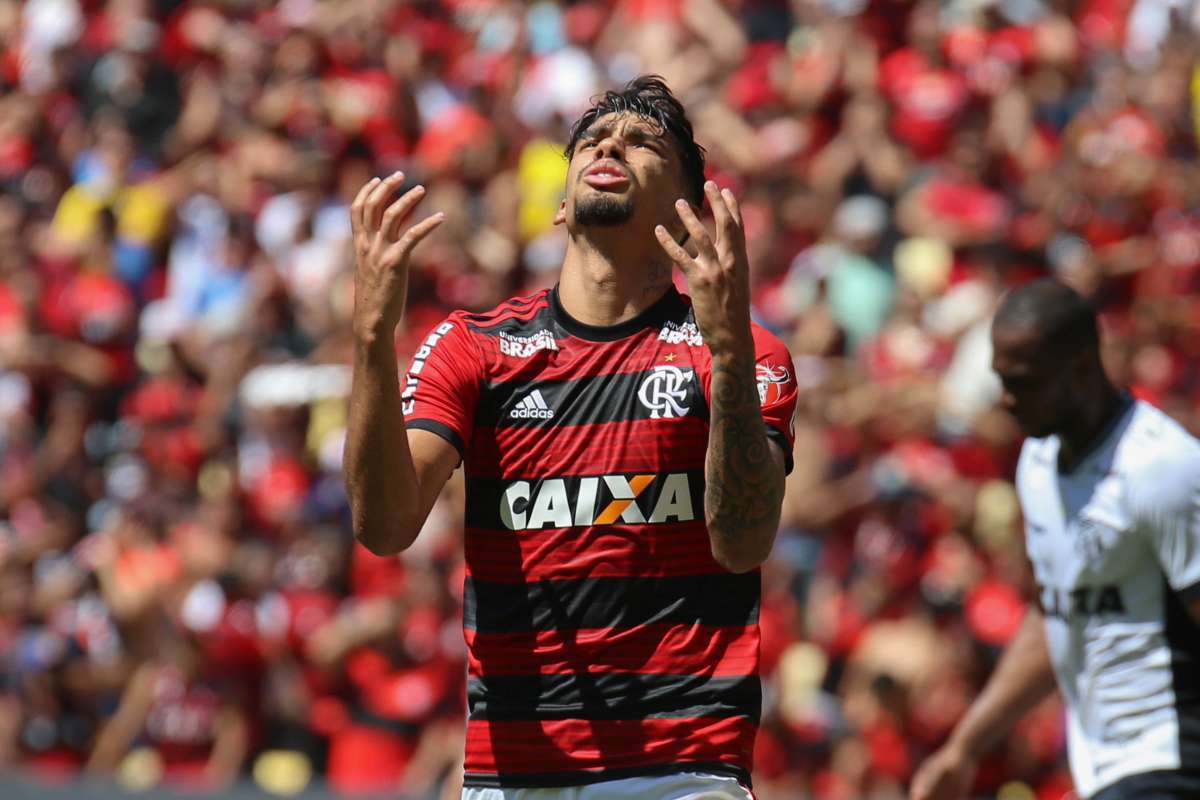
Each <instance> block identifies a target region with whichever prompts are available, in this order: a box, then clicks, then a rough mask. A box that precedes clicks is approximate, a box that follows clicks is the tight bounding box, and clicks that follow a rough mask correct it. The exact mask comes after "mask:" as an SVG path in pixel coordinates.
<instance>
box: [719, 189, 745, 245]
mask: <svg viewBox="0 0 1200 800" xmlns="http://www.w3.org/2000/svg"><path fill="white" fill-rule="evenodd" d="M721 197H722V199H724V200H725V205H726V206H728V207H729V213H730V215H731V216H732V217H733V221H734V223H736V224H737V230H738V235H739V236H740V235H742V234H743V233H744V232H745V229H744V228H743V227H742V207H741V206H739V205H738V201H737V198H736V197H734V196H733V192H732V191H730V190H729V189H722V190H721Z"/></svg>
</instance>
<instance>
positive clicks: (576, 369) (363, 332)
mask: <svg viewBox="0 0 1200 800" xmlns="http://www.w3.org/2000/svg"><path fill="white" fill-rule="evenodd" d="M567 156H568V159H569V167H568V173H567V181H566V187H565V196H564V199H563V201H562V204H561V206H560V209H559V212H558V215H557V219H556V223H558V224H562V225H565V226H566V230H567V234H568V244H567V251H566V254H565V257H564V260H563V265H562V271H561V275H560V278H559V282H558V284H557V285H556V286H555V287H554V288H553V289H550V290H543V291H540V292H537V293H535V294H532V295H530V296H528V297H519V298H515V299H512V300H510V301H508V302H506V303H503V304H502V305H500V306H499V307H497V308H495V309H493V310H491V311H488V312H486V313H482V314H471V313H464V312H455V313H453V314H451V315H450V316H449V318H448V319H446V321H445V322H443V323H442V324H440V325H438V326H437V327H436V328H434V329H433V331H432V332H431V333H430V334H429V335H428V338H426V339H425V341H424V343H423V344H422V345H421V346H420V348H419V349H418V350H417V351H416V352H415V353H413V355H412V358H411V361H410V363H409V368H408V374H407V376H406V377H405V378H404V380H403V382H402V383H401V382H400V380H399V379H398V376H397V368H396V358H395V353H394V350H393V330H394V328H395V326H396V324H397V322H398V321H399V320H400V318H401V316H402V314H403V310H404V299H405V283H406V277H407V270H408V256H409V253H410V252H411V251H412V248H413V247H414V246H415V245H417V244H418V243H419V242H420V241H421V240H422V239H423V238H424V237H425V236H427V235H428V234H429V233H430V232H431V231H432V230H433V229H434V228H436V227H437V225H438V224H439V222H440V218H439V217H438V216H437V215H434V216H431V217H428V218H426V219H424V220H422V221H420V222H417V223H416V224H415V225H412V226H411V227H409V228H407V230H402V220H403V219H404V217H405V216H406V215H407V214H408V213H409V212H410V211H411V209H412V208H413V206H414V205H415V204H416V202H417V201H418V200H419V199H420V197H421V194H422V189H421V188H420V187H417V188H414V189H412V190H410V191H408V192H407V193H405V194H404V195H403V196H401V197H400V198H399V199H395V200H393V199H392V196H393V194H394V192H395V190H396V189H397V187H399V186H400V185H401V181H402V176H400V175H393V176H391V177H389V178H386V179H384V180H382V181H381V180H374V181H372V182H370V183H368V184H367V185H366V186H365V187H363V190H362V191H361V192H360V193H359V196H358V198H357V199H356V201H355V202H354V204H353V207H352V211H351V214H352V216H353V226H354V233H355V236H354V238H355V245H356V248H357V273H356V289H357V292H356V308H355V315H354V325H355V337H356V341H357V348H356V355H355V365H354V385H353V390H352V395H351V400H350V422H349V429H348V435H347V441H346V451H345V467H346V482H347V487H348V491H349V494H350V499H351V507H352V509H353V519H354V532H355V535H356V536H357V537H358V539H359V541H361V542H362V543H363V544H364V545H365V546H366V547H367V548H369V549H370V550H371V551H373V552H375V553H380V554H385V553H396V552H399V551H401V550H403V549H404V548H406V547H407V546H409V545H410V544H411V543H412V541H413V539H414V537H415V536H416V535H417V532H418V530H420V528H421V525H422V523H423V521H424V519H425V517H426V515H427V514H428V513H429V510H430V508H431V506H432V505H433V503H434V500H435V498H436V497H437V495H438V492H439V490H440V489H441V488H442V485H443V484H444V483H445V481H446V479H447V477H448V476H449V475H450V474H451V473H452V472H453V470H454V469H455V468H456V466H457V465H458V464H459V463H462V464H463V468H464V470H465V473H466V484H467V500H466V505H467V508H466V536H465V547H466V564H467V578H466V581H465V586H464V607H465V608H464V620H463V624H464V629H465V634H466V639H467V644H468V647H469V651H470V658H469V674H468V680H467V700H468V712H469V713H468V721H467V734H466V763H465V788H464V793H463V796H464V797H465V798H479V799H481V800H482V799H484V798H501V797H504V798H509V797H511V798H521V797H526V796H531V794H530V793H531V792H535V791H536V792H537V794H536V796H537V797H539V798H544V797H552V796H557V795H558V793H557V792H550V793H549V794H548V793H546V789H547V788H551V789H552V788H554V787H562V788H563V792H562V794H563V796H566V795H567V794H569V795H570V796H571V797H576V798H583V799H584V800H586V799H587V798H596V799H597V800H598V799H599V798H602V797H603V798H616V797H621V798H638V797H644V798H654V799H655V800H664V799H666V798H677V799H680V800H681V799H682V798H699V797H704V798H711V799H712V800H721V798H747V797H749V796H750V795H749V786H750V775H749V771H750V766H751V764H750V761H751V751H752V748H753V744H754V736H755V732H756V728H757V724H758V716H759V707H760V702H761V700H760V687H759V680H758V674H757V673H758V641H759V633H758V607H759V591H760V587H759V573H758V570H757V569H756V568H757V567H758V566H759V564H760V563H761V562H762V561H763V560H764V559H765V558H766V557H767V554H768V553H769V552H770V550H771V545H772V543H773V541H774V538H775V532H776V527H777V525H778V521H779V513H780V506H781V502H782V496H783V484H784V476H785V473H786V471H787V470H788V469H789V468H790V466H791V445H792V431H791V417H792V412H793V409H794V405H795V399H796V383H795V379H794V375H793V373H792V366H791V359H790V357H789V356H788V353H787V351H786V349H785V348H784V347H783V345H782V344H781V343H780V342H779V341H778V340H777V339H776V338H775V337H774V336H772V335H770V334H769V333H767V332H766V331H764V330H763V329H761V328H759V327H758V326H757V325H754V324H753V323H752V322H751V320H750V299H749V275H748V263H747V256H746V245H745V237H744V233H743V224H742V217H741V211H740V210H739V208H738V203H737V200H736V199H735V198H734V196H733V194H732V193H731V192H729V191H728V190H724V191H723V190H720V189H718V188H717V186H716V185H715V184H713V183H711V182H707V183H706V182H705V180H704V152H703V150H702V149H701V148H700V147H699V146H698V145H697V144H696V143H695V142H694V141H693V135H692V127H691V124H690V123H689V121H688V120H687V117H686V116H685V114H684V110H683V108H682V106H681V105H680V103H679V102H678V100H676V98H675V97H674V96H672V94H671V92H670V90H669V89H668V88H667V86H666V85H665V84H664V83H663V82H662V81H661V80H659V79H657V78H653V77H645V78H640V79H638V80H635V81H633V82H631V83H630V84H629V85H627V86H626V87H625V88H624V90H622V91H619V92H608V93H607V94H605V95H604V96H603V97H602V98H601V99H600V100H599V102H597V104H596V105H594V106H593V107H592V108H591V109H590V110H588V111H587V112H586V113H585V114H584V115H583V116H582V118H581V119H580V120H579V121H578V122H577V123H576V124H575V126H574V127H573V129H572V132H571V136H570V141H569V144H568V146H567ZM706 199H707V201H708V205H709V206H710V207H711V210H712V213H713V217H714V219H715V231H714V232H712V233H710V231H709V230H708V229H707V228H706V227H705V225H704V224H703V223H702V222H701V220H700V219H699V218H698V216H697V209H698V208H699V207H701V206H702V205H703V204H704V201H705V200H706ZM685 245H686V246H685ZM689 248H690V249H689ZM672 264H674V265H676V266H678V267H680V269H681V270H682V271H683V274H684V276H685V277H686V280H687V282H688V289H689V293H690V297H688V296H685V295H683V294H680V293H679V292H678V291H677V290H676V289H675V287H674V284H673V282H672ZM538 787H541V788H538Z"/></svg>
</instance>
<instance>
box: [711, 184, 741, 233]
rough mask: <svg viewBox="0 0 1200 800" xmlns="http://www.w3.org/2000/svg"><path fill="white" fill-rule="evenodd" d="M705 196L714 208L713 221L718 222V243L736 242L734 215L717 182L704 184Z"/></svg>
mask: <svg viewBox="0 0 1200 800" xmlns="http://www.w3.org/2000/svg"><path fill="white" fill-rule="evenodd" d="M704 196H705V197H707V198H708V204H709V206H711V207H712V212H713V219H714V220H716V222H717V241H718V242H721V243H723V242H732V241H736V238H737V231H736V230H734V227H735V223H734V221H733V213H732V212H731V211H730V210H729V205H728V204H727V203H726V202H725V196H724V195H723V194H722V193H721V190H720V189H718V188H717V184H716V183H715V182H713V181H708V182H707V183H705V184H704Z"/></svg>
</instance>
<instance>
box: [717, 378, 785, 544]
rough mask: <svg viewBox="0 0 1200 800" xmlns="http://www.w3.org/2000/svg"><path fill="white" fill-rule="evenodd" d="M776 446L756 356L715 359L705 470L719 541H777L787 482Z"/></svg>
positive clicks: (734, 542)
mask: <svg viewBox="0 0 1200 800" xmlns="http://www.w3.org/2000/svg"><path fill="white" fill-rule="evenodd" d="M773 446H774V445H772V444H771V443H770V441H769V439H768V438H767V426H766V424H765V423H764V422H763V418H762V410H761V408H760V406H759V399H758V389H757V386H756V384H755V382H754V358H753V356H738V357H734V358H730V359H726V360H722V361H718V360H716V359H714V361H713V371H712V409H711V414H710V427H709V432H708V454H707V458H706V460H705V468H704V472H705V491H704V511H705V517H706V518H707V520H708V523H709V533H710V535H711V536H713V537H714V541H716V540H721V541H722V542H723V543H725V544H729V545H734V544H736V543H738V540H739V539H741V538H743V537H744V536H746V535H748V534H749V533H751V532H761V531H768V532H769V535H771V536H772V537H773V536H774V531H775V528H776V527H777V526H778V523H779V511H780V506H781V503H782V501H783V486H784V479H783V472H782V470H780V469H779V468H778V459H777V458H776V457H775V455H774V453H772V452H771V448H772V447H773Z"/></svg>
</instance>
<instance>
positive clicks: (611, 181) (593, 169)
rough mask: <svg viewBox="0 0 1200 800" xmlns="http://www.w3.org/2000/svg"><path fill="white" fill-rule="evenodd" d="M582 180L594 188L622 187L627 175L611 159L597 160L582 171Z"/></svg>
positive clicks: (627, 180)
mask: <svg viewBox="0 0 1200 800" xmlns="http://www.w3.org/2000/svg"><path fill="white" fill-rule="evenodd" d="M583 182H584V183H586V184H587V185H588V186H591V187H593V188H595V189H623V188H625V187H626V186H628V185H629V176H628V175H627V174H626V173H625V170H623V169H621V168H620V167H619V166H617V164H616V163H615V162H613V161H599V162H597V163H595V164H593V165H592V166H590V167H588V168H587V169H586V170H585V171H584V173H583Z"/></svg>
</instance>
